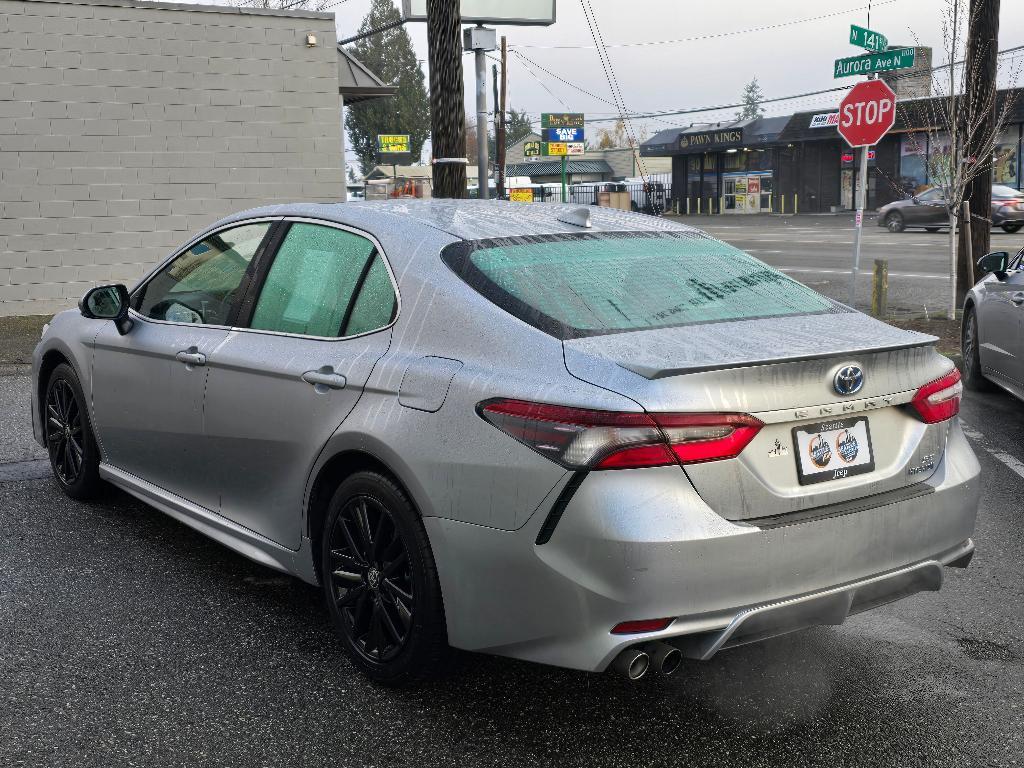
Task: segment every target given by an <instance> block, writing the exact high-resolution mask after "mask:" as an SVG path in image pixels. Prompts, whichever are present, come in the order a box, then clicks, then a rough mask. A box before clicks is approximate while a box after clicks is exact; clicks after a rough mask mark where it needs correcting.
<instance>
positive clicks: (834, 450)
mask: <svg viewBox="0 0 1024 768" xmlns="http://www.w3.org/2000/svg"><path fill="white" fill-rule="evenodd" d="M793 443H794V445H795V447H796V454H797V463H796V469H797V478H798V479H799V480H800V484H801V485H808V484H810V483H820V482H823V481H825V480H840V479H842V478H844V477H850V476H851V475H860V474H863V473H864V472H871V471H872V470H873V469H874V468H875V460H874V456H873V455H872V453H871V433H870V432H869V431H868V420H867V418H866V417H863V416H862V417H860V418H853V419H834V420H832V421H822V422H819V423H817V424H805V425H803V426H800V427H794V428H793Z"/></svg>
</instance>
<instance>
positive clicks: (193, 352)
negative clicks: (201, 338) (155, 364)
mask: <svg viewBox="0 0 1024 768" xmlns="http://www.w3.org/2000/svg"><path fill="white" fill-rule="evenodd" d="M174 359H175V360H177V361H178V362H179V363H185V365H188V366H192V365H206V355H204V354H203V353H202V352H200V351H199V350H198V349H196V348H195V347H189V348H188V349H184V350H182V351H181V352H179V353H178V354H176V355H175V356H174Z"/></svg>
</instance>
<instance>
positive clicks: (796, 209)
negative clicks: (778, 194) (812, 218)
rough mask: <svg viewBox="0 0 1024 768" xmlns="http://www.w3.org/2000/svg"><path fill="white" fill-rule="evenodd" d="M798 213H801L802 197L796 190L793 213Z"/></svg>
mask: <svg viewBox="0 0 1024 768" xmlns="http://www.w3.org/2000/svg"><path fill="white" fill-rule="evenodd" d="M798 213H800V198H799V197H798V196H797V194H796V192H794V193H793V215H794V216H796V214H798Z"/></svg>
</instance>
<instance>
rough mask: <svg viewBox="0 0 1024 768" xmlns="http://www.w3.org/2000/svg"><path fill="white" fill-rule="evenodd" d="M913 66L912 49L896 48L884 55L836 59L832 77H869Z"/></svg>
mask: <svg viewBox="0 0 1024 768" xmlns="http://www.w3.org/2000/svg"><path fill="white" fill-rule="evenodd" d="M912 66H914V49H913V48H898V49H896V50H892V51H885V52H884V53H869V54H867V55H865V56H851V57H849V58H846V59H836V64H835V69H834V72H833V77H835V78H840V77H854V76H855V75H870V74H871V73H872V72H891V71H893V70H895V69H907V68H909V67H912Z"/></svg>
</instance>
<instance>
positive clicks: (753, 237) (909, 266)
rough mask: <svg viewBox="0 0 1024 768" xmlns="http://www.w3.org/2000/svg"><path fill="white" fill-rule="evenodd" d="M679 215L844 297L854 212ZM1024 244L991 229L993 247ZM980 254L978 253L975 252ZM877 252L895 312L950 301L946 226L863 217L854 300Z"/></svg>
mask: <svg viewBox="0 0 1024 768" xmlns="http://www.w3.org/2000/svg"><path fill="white" fill-rule="evenodd" d="M678 220H680V221H683V222H685V223H687V224H691V225H693V226H695V227H697V228H699V229H703V230H705V231H706V232H708V233H710V234H712V235H714V236H715V237H717V238H719V239H721V240H724V241H725V242H727V243H729V244H731V245H734V246H736V247H737V248H739V249H740V250H743V251H746V252H747V253H750V254H751V255H753V256H756V257H757V258H759V259H761V260H762V261H765V262H767V263H769V264H771V265H772V266H773V267H777V268H779V269H781V270H782V271H783V272H785V273H786V274H788V275H789V276H790V277H793V278H794V279H796V280H799V281H801V282H803V283H806V284H807V285H809V286H810V287H811V288H813V289H814V290H816V291H819V292H820V293H824V294H826V295H827V296H831V297H832V298H834V299H838V300H839V301H842V302H843V303H846V302H847V297H848V295H849V293H848V291H849V279H850V278H849V275H850V266H851V264H852V262H853V217H852V216H851V215H849V214H840V215H836V216H807V215H801V216H684V217H679V219H678ZM1021 247H1024V230H1022V231H1021V232H1018V233H1016V234H1012V235H1010V234H1007V233H1005V232H1003V231H1002V230H1001V229H994V230H993V231H992V250H1008V251H1011V252H1012V253H1015V252H1016V251H1018V250H1020V248H1021ZM979 255H980V254H979ZM875 259H886V260H887V261H888V262H889V305H890V308H891V309H892V310H893V312H894V313H897V314H903V313H907V312H912V313H925V312H928V313H930V314H938V313H942V312H945V310H946V307H947V303H948V301H949V235H948V230H942V231H940V232H925V231H924V230H923V229H912V230H907V231H905V232H901V233H898V234H896V233H892V232H889V231H887V230H886V229H884V228H882V227H879V226H877V225H876V224H875V217H874V214H868V215H866V216H865V219H864V234H863V241H862V244H861V258H860V274H859V277H858V280H857V301H856V304H857V307H858V308H869V307H870V306H871V273H872V271H873V270H874V261H875Z"/></svg>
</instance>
